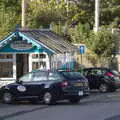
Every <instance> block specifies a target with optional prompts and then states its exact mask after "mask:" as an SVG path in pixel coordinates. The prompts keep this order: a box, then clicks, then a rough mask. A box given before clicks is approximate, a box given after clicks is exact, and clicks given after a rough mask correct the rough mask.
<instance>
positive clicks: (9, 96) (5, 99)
mask: <svg viewBox="0 0 120 120" xmlns="http://www.w3.org/2000/svg"><path fill="white" fill-rule="evenodd" d="M2 101H3V103H7V104H10V103H12V101H13V96H12V94H11V93H10V92H5V93H3V95H2Z"/></svg>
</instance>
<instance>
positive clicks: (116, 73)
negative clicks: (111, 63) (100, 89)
mask: <svg viewBox="0 0 120 120" xmlns="http://www.w3.org/2000/svg"><path fill="white" fill-rule="evenodd" d="M111 72H112V73H113V75H117V76H119V75H120V74H119V72H118V71H116V70H112V71H111Z"/></svg>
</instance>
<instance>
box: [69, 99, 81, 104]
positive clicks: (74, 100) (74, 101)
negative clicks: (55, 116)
mask: <svg viewBox="0 0 120 120" xmlns="http://www.w3.org/2000/svg"><path fill="white" fill-rule="evenodd" d="M69 101H70V103H72V104H77V103H79V102H80V98H71V99H69Z"/></svg>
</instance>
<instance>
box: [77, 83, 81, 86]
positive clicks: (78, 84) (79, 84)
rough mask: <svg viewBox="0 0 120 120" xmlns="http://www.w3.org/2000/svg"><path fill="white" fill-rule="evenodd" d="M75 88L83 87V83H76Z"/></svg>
mask: <svg viewBox="0 0 120 120" xmlns="http://www.w3.org/2000/svg"><path fill="white" fill-rule="evenodd" d="M75 86H83V83H76V84H75Z"/></svg>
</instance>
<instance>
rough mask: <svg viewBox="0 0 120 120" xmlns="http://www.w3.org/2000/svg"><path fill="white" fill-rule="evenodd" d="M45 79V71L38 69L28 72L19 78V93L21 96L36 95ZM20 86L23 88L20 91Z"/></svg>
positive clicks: (41, 88)
mask: <svg viewBox="0 0 120 120" xmlns="http://www.w3.org/2000/svg"><path fill="white" fill-rule="evenodd" d="M45 80H47V72H45V71H41V72H40V71H39V72H33V73H28V74H26V75H24V76H23V77H22V78H20V81H22V82H21V84H20V85H19V86H18V87H19V94H21V93H22V94H21V97H38V96H39V95H40V93H41V91H42V90H43V88H44V84H43V81H45ZM20 88H22V89H25V90H23V91H22V89H21V90H20Z"/></svg>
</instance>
